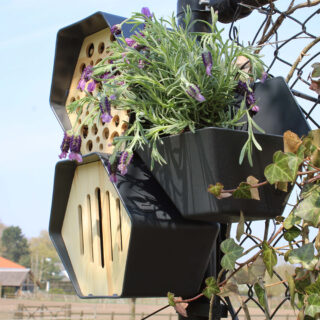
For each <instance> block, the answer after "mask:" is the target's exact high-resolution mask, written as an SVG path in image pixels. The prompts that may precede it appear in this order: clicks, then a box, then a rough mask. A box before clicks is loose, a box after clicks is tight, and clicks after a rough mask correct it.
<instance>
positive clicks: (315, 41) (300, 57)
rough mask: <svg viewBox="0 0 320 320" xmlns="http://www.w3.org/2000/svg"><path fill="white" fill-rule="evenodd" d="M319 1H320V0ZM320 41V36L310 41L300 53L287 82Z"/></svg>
mask: <svg viewBox="0 0 320 320" xmlns="http://www.w3.org/2000/svg"><path fill="white" fill-rule="evenodd" d="M318 3H320V0H319V1H318ZM319 41H320V37H318V38H316V39H314V40H313V41H312V42H310V43H309V44H308V45H307V46H306V47H305V48H304V49H303V50H302V51H301V53H300V54H299V57H298V58H297V60H296V61H295V62H294V64H293V65H292V67H291V70H290V71H289V73H288V75H287V78H286V82H289V80H290V79H291V78H292V76H293V73H294V71H295V70H296V68H297V66H298V64H299V63H300V62H301V60H302V58H303V56H304V55H306V53H307V52H308V51H309V50H310V49H311V48H312V47H313V46H315V45H316V44H317V43H318V42H319Z"/></svg>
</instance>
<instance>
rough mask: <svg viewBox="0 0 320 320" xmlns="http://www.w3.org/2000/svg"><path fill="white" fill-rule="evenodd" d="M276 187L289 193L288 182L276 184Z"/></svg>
mask: <svg viewBox="0 0 320 320" xmlns="http://www.w3.org/2000/svg"><path fill="white" fill-rule="evenodd" d="M275 187H276V189H278V190H281V191H283V192H288V182H276V183H275Z"/></svg>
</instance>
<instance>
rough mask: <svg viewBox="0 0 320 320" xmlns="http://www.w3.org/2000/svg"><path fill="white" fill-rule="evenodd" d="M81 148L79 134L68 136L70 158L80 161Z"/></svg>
mask: <svg viewBox="0 0 320 320" xmlns="http://www.w3.org/2000/svg"><path fill="white" fill-rule="evenodd" d="M80 149H81V136H74V135H73V136H71V138H70V154H69V159H70V160H76V161H77V162H82V156H81V153H80Z"/></svg>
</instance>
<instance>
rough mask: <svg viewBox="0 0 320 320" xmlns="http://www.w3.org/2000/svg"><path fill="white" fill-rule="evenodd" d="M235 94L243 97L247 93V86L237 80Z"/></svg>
mask: <svg viewBox="0 0 320 320" xmlns="http://www.w3.org/2000/svg"><path fill="white" fill-rule="evenodd" d="M236 92H238V93H239V94H241V95H243V96H244V95H245V94H246V93H247V92H248V85H247V84H246V83H245V82H243V81H241V80H239V82H238V85H237V87H236Z"/></svg>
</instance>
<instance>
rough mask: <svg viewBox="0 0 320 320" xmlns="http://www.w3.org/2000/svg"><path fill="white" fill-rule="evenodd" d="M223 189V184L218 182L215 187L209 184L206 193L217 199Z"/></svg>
mask: <svg viewBox="0 0 320 320" xmlns="http://www.w3.org/2000/svg"><path fill="white" fill-rule="evenodd" d="M223 187H224V186H223V184H221V183H220V182H217V183H216V184H215V185H213V184H210V185H209V187H208V192H210V193H212V194H213V195H214V196H216V197H219V196H220V195H221V191H222V190H223Z"/></svg>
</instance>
